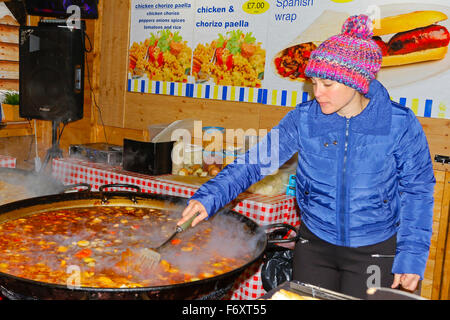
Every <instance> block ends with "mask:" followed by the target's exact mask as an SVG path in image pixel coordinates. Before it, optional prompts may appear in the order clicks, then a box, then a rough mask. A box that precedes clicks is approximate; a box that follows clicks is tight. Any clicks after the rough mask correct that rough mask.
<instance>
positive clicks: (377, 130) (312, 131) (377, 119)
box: [308, 80, 392, 137]
mask: <svg viewBox="0 0 450 320" xmlns="http://www.w3.org/2000/svg"><path fill="white" fill-rule="evenodd" d="M366 97H367V98H369V99H370V101H369V104H368V105H367V107H366V108H365V109H364V110H363V111H362V112H361V113H360V114H358V115H357V116H355V117H352V118H350V123H351V125H350V130H351V131H354V132H358V133H362V134H371V135H387V134H389V132H390V129H391V120H392V107H391V102H390V97H389V93H388V92H387V90H386V88H384V87H383V85H382V84H381V83H380V82H379V81H378V80H372V81H371V83H370V86H369V92H368V93H367V94H366ZM345 120H346V119H345V117H341V116H340V115H338V114H337V113H336V112H335V113H332V114H329V115H327V114H324V113H322V110H321V109H320V105H319V104H318V103H317V101H316V100H315V99H314V100H313V101H312V104H311V107H310V110H309V113H308V126H309V135H310V137H317V136H322V135H326V134H328V133H330V132H334V131H340V130H342V129H344V128H345V122H346V121H345Z"/></svg>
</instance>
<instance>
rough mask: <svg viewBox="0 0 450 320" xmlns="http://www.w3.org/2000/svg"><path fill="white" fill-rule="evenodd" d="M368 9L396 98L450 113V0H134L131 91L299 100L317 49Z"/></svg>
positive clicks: (383, 73)
mask: <svg viewBox="0 0 450 320" xmlns="http://www.w3.org/2000/svg"><path fill="white" fill-rule="evenodd" d="M417 12H419V13H417ZM360 13H364V14H367V15H369V17H371V18H372V20H374V21H375V25H374V28H375V29H377V30H378V32H376V35H377V37H376V38H375V39H376V40H377V43H378V44H379V45H380V47H382V51H383V65H382V68H381V70H380V71H379V73H378V75H377V79H378V80H379V81H381V83H383V85H384V86H386V87H387V89H388V90H389V92H390V94H391V97H392V99H393V100H394V101H397V102H399V103H400V104H402V105H405V106H407V107H409V108H411V109H412V110H413V111H414V113H415V114H416V115H417V116H421V117H432V118H443V119H450V105H449V104H450V90H448V85H446V84H448V83H450V55H448V54H447V47H448V42H449V31H448V30H449V29H450V26H449V21H448V16H449V15H450V6H449V5H448V1H447V0H432V1H427V2H424V1H420V2H419V1H413V0H397V1H395V0H390V1H383V0H377V1H374V0H366V1H364V0H361V1H356V0H355V1H352V0H296V1H295V0H196V1H189V0H184V1H183V0H180V1H173V0H131V12H130V14H131V26H130V45H129V66H128V91H130V92H140V93H152V94H166V95H174V96H186V97H194V98H202V99H218V100H224V101H241V102H253V103H261V104H265V105H268V106H270V105H273V106H285V107H294V106H296V105H297V104H298V103H301V102H304V101H307V100H309V99H311V98H312V97H313V95H312V87H311V83H310V82H309V81H308V80H307V79H306V78H305V75H304V68H305V66H306V63H307V61H308V58H309V54H310V52H311V51H312V50H314V49H315V48H316V47H317V46H318V45H320V43H321V42H323V41H324V40H326V39H327V38H329V37H330V36H332V35H335V34H338V33H340V32H341V26H342V24H343V22H344V21H345V19H346V18H348V17H349V16H351V15H355V14H360ZM385 21H390V22H385ZM400 26H401V27H400ZM399 45H400V46H401V50H399V51H395V50H398V48H399Z"/></svg>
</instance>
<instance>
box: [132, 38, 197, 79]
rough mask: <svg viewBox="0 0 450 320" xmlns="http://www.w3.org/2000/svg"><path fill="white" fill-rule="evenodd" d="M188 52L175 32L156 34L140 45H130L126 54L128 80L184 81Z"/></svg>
mask: <svg viewBox="0 0 450 320" xmlns="http://www.w3.org/2000/svg"><path fill="white" fill-rule="evenodd" d="M191 56H192V49H191V48H190V47H189V46H188V45H187V41H183V39H182V37H181V36H180V35H179V33H178V32H175V33H172V32H171V31H169V30H163V31H158V33H157V34H156V35H155V34H153V33H151V34H150V38H148V39H146V40H145V41H144V42H140V43H137V42H133V44H132V46H131V48H130V54H129V58H130V60H129V70H128V71H129V72H130V74H131V76H132V77H143V76H144V75H147V77H148V79H149V80H156V81H171V82H187V76H188V75H189V74H190V67H191Z"/></svg>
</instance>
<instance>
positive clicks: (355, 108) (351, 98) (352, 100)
mask: <svg viewBox="0 0 450 320" xmlns="http://www.w3.org/2000/svg"><path fill="white" fill-rule="evenodd" d="M311 81H312V85H313V90H314V96H315V98H316V100H317V102H318V103H319V105H320V108H321V109H322V112H323V113H324V114H331V113H334V112H337V113H338V114H339V115H341V116H346V115H354V114H355V112H358V113H359V112H360V111H361V108H360V105H358V98H360V95H359V94H358V93H359V92H358V91H356V90H355V89H353V88H350V87H348V86H346V85H344V84H342V83H340V82H336V81H333V80H328V79H321V78H311Z"/></svg>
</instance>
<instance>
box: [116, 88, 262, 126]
mask: <svg viewBox="0 0 450 320" xmlns="http://www.w3.org/2000/svg"><path fill="white" fill-rule="evenodd" d="M125 101H126V106H127V108H126V109H125V127H126V128H132V129H139V130H147V127H148V125H150V124H158V123H171V122H173V121H175V120H180V119H196V120H201V121H202V124H203V125H204V126H211V125H216V126H222V127H225V128H242V129H247V128H258V127H259V112H260V108H261V107H260V106H258V105H257V104H254V103H238V102H228V103H223V102H222V101H218V100H205V99H193V98H185V97H172V96H164V95H156V94H155V95H154V94H150V95H149V94H141V93H130V92H129V93H127V94H126V99H125ZM130 106H132V107H130Z"/></svg>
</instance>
